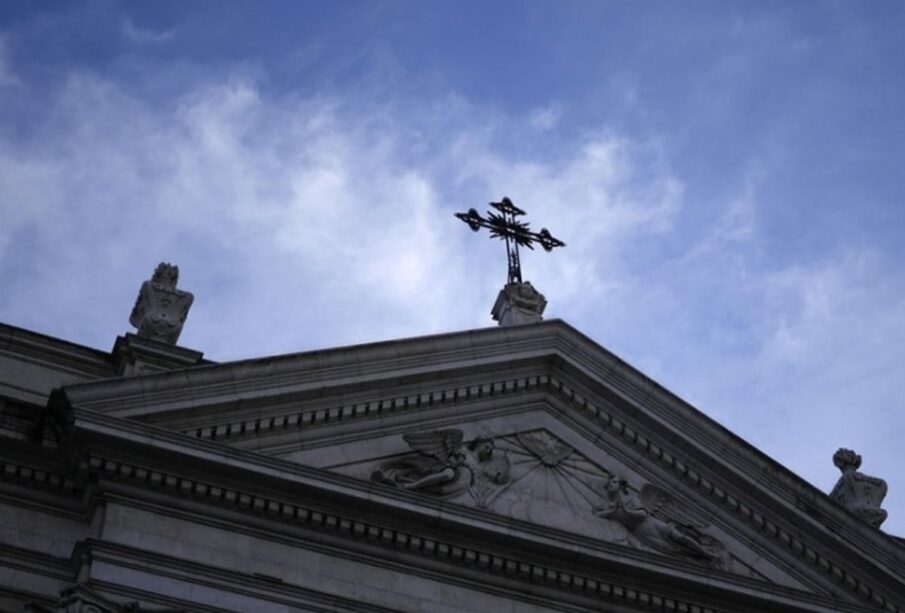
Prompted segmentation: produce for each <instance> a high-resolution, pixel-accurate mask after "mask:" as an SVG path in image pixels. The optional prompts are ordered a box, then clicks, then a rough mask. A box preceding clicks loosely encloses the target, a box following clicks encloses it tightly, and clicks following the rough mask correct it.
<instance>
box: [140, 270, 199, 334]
mask: <svg viewBox="0 0 905 613" xmlns="http://www.w3.org/2000/svg"><path fill="white" fill-rule="evenodd" d="M178 280H179V267H178V266H172V265H170V264H167V263H165V262H161V263H160V264H158V266H157V269H156V270H155V271H154V276H153V277H151V280H150V281H145V282H144V283H142V284H141V290H140V291H139V292H138V299H137V300H136V301H135V307H133V309H132V314H131V315H129V323H131V324H132V325H133V326H135V327H136V328H138V336H140V337H142V338H148V339H151V340H155V341H160V342H162V343H167V344H169V345H175V344H176V341H177V339H178V338H179V333H180V332H182V324H183V323H185V318H186V316H187V315H188V313H189V308H190V307H191V306H192V301H193V300H194V299H195V297H194V296H193V295H192V294H191V293H189V292H186V291H182V290H178V289H176V283H177V281H178Z"/></svg>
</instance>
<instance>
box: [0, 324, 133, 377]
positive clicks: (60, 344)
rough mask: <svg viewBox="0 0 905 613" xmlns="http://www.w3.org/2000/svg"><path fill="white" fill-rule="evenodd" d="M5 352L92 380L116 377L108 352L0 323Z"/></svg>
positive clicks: (1, 348) (0, 346) (1, 349)
mask: <svg viewBox="0 0 905 613" xmlns="http://www.w3.org/2000/svg"><path fill="white" fill-rule="evenodd" d="M4 352H8V353H11V354H14V355H15V356H16V357H17V358H19V359H23V360H29V361H31V362H34V363H37V364H44V365H48V366H50V367H52V368H54V369H56V370H66V371H69V372H71V373H74V374H79V375H83V376H86V377H91V378H97V377H112V376H114V375H115V374H116V372H115V371H114V368H113V364H112V362H111V359H110V354H108V353H107V352H104V351H99V350H97V349H92V348H90V347H85V346H83V345H77V344H75V343H70V342H68V341H63V340H60V339H58V338H53V337H51V336H46V335H44V334H38V333H37V332H31V331H29V330H25V329H23V328H17V327H15V326H10V325H8V324H2V323H0V353H4Z"/></svg>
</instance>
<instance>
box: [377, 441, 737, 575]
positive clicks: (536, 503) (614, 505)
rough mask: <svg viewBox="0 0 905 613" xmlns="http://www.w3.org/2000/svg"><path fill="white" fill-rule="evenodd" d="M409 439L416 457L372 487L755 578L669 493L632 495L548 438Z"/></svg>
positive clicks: (386, 471) (386, 465)
mask: <svg viewBox="0 0 905 613" xmlns="http://www.w3.org/2000/svg"><path fill="white" fill-rule="evenodd" d="M403 438H404V439H405V442H406V443H407V444H408V446H409V447H410V448H411V449H412V450H413V451H414V452H416V455H412V454H407V455H406V456H403V457H400V458H397V459H394V460H390V461H385V462H383V463H382V464H380V465H379V467H378V468H377V470H373V472H371V473H370V476H371V479H372V480H374V481H377V482H380V483H384V484H386V485H390V486H393V487H398V488H402V489H408V490H417V491H420V492H423V493H426V494H431V495H436V496H443V497H444V498H447V499H450V500H451V501H454V502H457V503H460V504H466V505H469V506H478V507H481V508H485V509H487V510H490V511H493V512H496V513H500V514H502V515H506V516H509V517H513V518H516V519H522V520H526V521H530V522H533V523H537V524H541V525H545V526H550V527H555V528H559V529H562V530H568V531H570V532H576V533H579V534H584V535H586V536H590V537H592V538H597V539H600V540H602V541H606V542H610V543H617V544H621V545H625V546H629V547H635V548H638V549H644V550H648V551H654V552H658V553H661V554H666V555H671V556H680V557H682V558H685V559H687V560H691V561H696V562H698V563H701V564H705V565H707V566H709V567H711V568H720V569H723V570H729V571H732V572H739V573H743V574H749V575H750V574H751V573H752V571H750V569H748V567H747V566H745V565H743V564H741V563H740V562H738V561H737V560H735V559H734V558H733V557H732V556H730V555H729V554H728V553H727V551H726V547H725V546H724V545H723V543H721V542H720V541H719V540H718V539H717V538H715V537H713V536H711V535H709V534H706V533H705V530H706V528H707V526H708V525H707V524H706V523H705V522H701V521H699V520H697V519H696V518H695V517H693V516H692V515H691V514H690V513H688V512H687V511H686V510H684V509H683V508H682V506H681V505H680V504H679V502H678V501H677V500H675V499H674V498H673V497H672V496H671V495H669V493H668V492H666V491H665V490H664V489H662V488H660V487H658V486H656V485H654V484H650V483H648V484H646V485H643V486H642V487H641V488H640V489H638V488H634V487H632V486H631V485H630V484H629V483H627V482H626V480H624V479H622V478H619V477H617V476H616V475H615V474H613V473H612V472H610V471H608V470H606V469H603V468H601V467H600V466H598V465H597V464H594V463H592V462H590V461H589V460H588V459H587V458H585V457H584V456H583V455H582V454H581V453H579V452H578V451H576V450H575V449H574V448H572V447H571V446H569V445H567V444H566V443H564V442H563V441H561V440H559V439H558V438H556V437H555V436H553V435H552V434H550V433H549V432H547V431H546V430H534V431H530V432H521V433H518V434H512V435H508V436H495V437H477V438H475V439H474V440H472V441H471V442H470V443H465V442H464V440H463V439H464V435H463V433H462V431H461V430H457V429H449V430H437V431H432V432H424V433H417V434H406V435H403ZM752 576H753V575H752Z"/></svg>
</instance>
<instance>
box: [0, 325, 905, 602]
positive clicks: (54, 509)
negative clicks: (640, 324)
mask: <svg viewBox="0 0 905 613" xmlns="http://www.w3.org/2000/svg"><path fill="white" fill-rule="evenodd" d="M13 336H14V337H16V336H20V335H18V334H16V335H13ZM22 338H23V339H24V341H23V342H17V341H16V340H15V338H13V340H12V341H11V342H10V344H9V345H8V346H5V347H0V350H2V351H0V353H2V354H3V356H4V358H5V359H6V360H7V361H8V362H11V363H13V364H15V363H17V360H18V361H20V362H21V363H22V364H29V363H31V361H32V360H39V361H40V363H41V364H51V363H52V362H53V361H54V359H55V358H54V356H57V357H58V358H59V359H60V361H61V364H62V363H63V362H65V360H70V362H65V363H66V364H69V365H71V367H72V368H71V369H70V370H67V369H68V368H69V366H66V368H64V367H63V366H61V365H57V366H54V367H48V368H47V369H45V370H42V371H41V372H42V374H41V376H42V377H52V376H54V373H56V372H57V370H55V369H56V368H58V369H59V372H61V373H63V372H64V371H66V372H69V373H70V374H72V373H75V374H78V373H82V372H84V373H85V376H84V378H82V379H80V378H78V377H76V378H74V379H63V380H61V384H62V387H61V388H60V389H57V390H56V391H55V392H54V394H53V395H52V398H51V400H50V402H49V404H48V407H47V408H48V410H47V411H42V409H41V405H40V404H37V405H30V406H31V408H32V409H33V411H32V413H33V412H37V413H38V414H39V415H40V416H41V419H31V417H32V416H33V415H32V413H29V412H28V411H25V410H24V409H21V407H19V408H16V410H6V409H8V408H9V407H14V406H15V407H18V405H16V404H15V403H14V402H13V401H12V400H8V399H5V400H4V403H0V426H2V427H0V500H2V504H3V505H5V506H3V507H2V508H0V517H2V519H3V520H4V521H6V520H7V519H8V521H7V525H5V526H4V527H3V528H0V609H3V610H10V611H21V610H23V608H24V606H25V604H26V603H29V602H31V603H34V604H35V606H41V607H45V609H47V610H50V611H56V609H55V607H56V608H58V607H59V604H60V594H61V593H63V594H64V597H65V596H66V594H69V595H72V594H73V592H72V591H69V592H67V590H72V589H73V588H74V587H78V588H79V589H82V588H84V589H85V590H88V592H81V594H82V595H83V596H85V597H88V596H90V598H93V599H94V600H93V601H92V605H93V606H98V607H107V608H111V607H112V608H115V607H129V606H131V607H133V608H135V607H140V609H138V610H173V609H176V610H178V609H180V608H182V609H185V610H188V611H223V610H228V611H256V612H257V611H261V612H270V611H274V612H280V613H284V612H288V611H312V612H327V611H329V612H348V613H351V612H353V611H354V612H356V613H361V612H369V613H372V612H373V613H378V612H379V613H386V612H388V611H412V612H418V611H431V612H437V611H444V612H446V611H448V612H460V613H465V612H473V611H503V612H512V613H515V612H522V611H529V612H536V613H540V612H542V611H569V612H572V613H579V612H582V611H586V612H588V613H590V612H591V611H601V610H606V611H614V612H618V613H628V612H633V611H639V612H640V611H651V610H658V611H668V612H677V611H698V612H701V613H704V612H707V613H714V612H717V611H720V612H724V611H730V610H731V611H733V612H736V611H737V612H740V613H742V612H745V613H755V612H757V613H761V612H762V611H775V612H777V613H780V612H784V613H803V612H810V613H822V612H825V611H836V612H838V613H863V612H864V611H869V610H878V611H880V610H886V611H890V612H893V611H896V610H897V608H898V610H903V607H905V603H901V602H900V601H901V599H900V598H898V597H897V595H898V594H902V593H905V578H903V577H905V547H903V546H902V545H901V543H900V542H899V541H898V540H896V539H894V538H891V537H890V536H888V535H886V534H884V533H883V532H881V531H879V530H876V529H874V528H872V527H870V526H868V525H867V524H865V523H864V522H861V521H858V520H856V519H855V518H853V517H852V516H851V514H850V513H849V512H848V511H846V510H845V509H843V508H842V507H840V506H839V505H838V504H837V503H836V502H834V501H833V500H832V499H831V498H830V497H828V496H826V495H825V494H823V493H821V492H818V491H817V490H815V489H814V488H813V487H812V486H810V485H809V484H807V483H805V482H803V481H801V479H799V478H798V477H796V476H795V475H794V474H792V473H789V472H788V471H785V470H784V469H783V468H782V467H779V466H777V465H776V464H775V463H774V462H772V461H771V460H769V458H766V457H764V456H763V454H760V453H758V452H757V451H756V450H754V449H752V448H751V447H750V446H748V445H747V444H746V443H745V442H744V441H742V440H740V439H738V438H737V437H735V436H734V435H733V434H732V433H730V432H728V431H727V430H725V429H724V428H721V427H720V426H719V425H717V424H715V423H713V422H712V421H711V420H709V419H708V418H707V417H706V416H704V415H703V414H701V413H700V412H698V411H696V410H695V409H694V408H693V407H691V406H690V405H688V404H687V403H684V402H683V401H682V400H681V399H679V398H677V397H676V396H674V395H672V394H670V393H669V392H667V391H666V390H664V389H663V388H662V387H660V386H658V385H657V384H656V383H655V382H653V381H651V380H650V379H649V378H647V377H645V376H644V375H643V374H642V373H639V372H638V371H636V370H634V369H632V368H631V367H630V366H629V365H627V364H625V363H624V362H623V361H621V360H619V359H618V358H617V357H616V356H614V355H612V354H611V353H609V352H608V351H606V350H605V349H604V348H603V347H600V346H599V345H597V344H595V343H593V342H592V341H591V340H590V339H588V338H587V337H585V336H583V335H582V334H581V333H580V332H578V331H577V330H574V329H573V328H571V327H570V326H568V325H567V324H565V323H563V322H560V321H555V320H554V321H546V322H539V323H537V324H535V325H530V326H528V325H525V326H510V327H505V328H500V327H493V328H486V329H481V330H472V331H467V332H461V333H453V334H443V335H435V336H427V337H421V338H417V339H407V340H397V341H391V342H385V343H375V344H372V345H363V346H357V347H344V348H336V349H328V350H323V351H315V352H308V353H301V354H294V355H286V356H271V357H267V358H261V359H255V360H245V361H241V362H232V363H224V364H209V363H203V364H202V363H198V364H195V365H193V364H191V363H182V364H180V361H181V360H183V359H185V360H190V359H193V358H192V355H193V354H192V352H188V353H184V352H181V351H176V350H177V349H179V348H177V347H174V346H172V345H164V344H162V343H158V342H157V341H152V340H148V339H140V338H139V337H137V336H136V337H133V338H132V339H131V340H132V341H133V342H132V343H130V345H129V346H125V347H124V346H123V345H120V349H121V350H122V351H125V349H129V348H130V347H131V348H132V349H141V350H142V351H144V350H145V349H148V350H149V351H150V350H153V351H151V352H150V353H148V354H146V359H148V360H150V359H151V358H154V359H155V360H156V359H158V358H160V359H163V360H164V361H167V363H170V362H169V361H171V360H175V362H172V363H171V364H170V366H172V367H173V368H176V369H175V370H172V369H170V368H167V369H164V370H161V371H159V372H154V373H142V372H138V371H135V372H133V373H132V376H122V377H117V376H116V374H117V373H116V364H117V363H118V362H117V359H116V356H115V355H114V353H116V352H114V353H111V354H104V353H103V352H91V351H86V350H83V349H79V350H76V349H73V348H69V349H66V348H65V347H62V346H60V345H59V341H53V340H48V339H45V340H44V341H41V340H40V339H37V338H35V337H28V338H25V337H22ZM25 341H27V342H25ZM145 344H146V345H145ZM158 349H161V350H164V349H165V350H166V351H163V352H162V353H158V352H157V350H158ZM186 351H187V350H186ZM117 355H119V354H117ZM51 365H52V364H51ZM95 371H97V372H98V375H93V376H89V375H91V373H92V372H95ZM20 372H21V373H26V374H28V376H29V379H28V381H29V382H28V383H27V385H28V386H32V387H34V389H33V390H31V391H30V393H31V394H32V396H40V389H48V387H53V386H48V385H44V386H43V387H42V388H40V389H39V388H37V387H35V386H33V383H31V378H32V375H31V374H29V373H32V372H33V371H32V369H30V368H22V369H18V370H17V369H8V370H0V383H6V384H7V386H8V388H9V389H13V388H14V386H15V384H16V376H17V374H16V373H20ZM104 373H107V374H106V377H105V378H102V379H98V378H97V377H98V376H104ZM79 380H81V381H83V382H81V383H75V384H72V382H73V381H76V382H77V381H79ZM45 383H46V382H45ZM42 421H43V423H45V424H46V427H45V428H44V435H43V436H35V437H29V436H26V435H22V433H26V434H27V432H28V431H29V430H28V428H29V427H34V426H35V425H36V424H39V423H42ZM9 433H13V434H15V436H12V435H10V434H9ZM51 433H52V434H51ZM375 473H377V474H378V475H379V476H376V478H375ZM83 600H86V599H85V598H83ZM86 602H87V600H86ZM132 603H134V604H132ZM100 610H103V609H100Z"/></svg>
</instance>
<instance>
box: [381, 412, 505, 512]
mask: <svg viewBox="0 0 905 613" xmlns="http://www.w3.org/2000/svg"><path fill="white" fill-rule="evenodd" d="M403 439H405V442H406V443H408V445H409V447H411V448H412V449H413V450H414V451H417V452H418V453H419V455H417V456H415V457H413V458H406V459H402V460H396V461H392V462H389V463H387V464H385V465H384V466H382V467H381V468H379V469H377V470H375V471H374V472H373V473H372V475H371V479H373V480H374V481H377V482H379V483H383V484H386V485H391V486H394V487H399V488H402V489H406V490H421V491H425V492H429V493H432V494H437V495H441V496H455V495H457V494H460V493H462V492H468V494H469V495H470V496H471V498H472V499H473V500H474V501H475V503H477V505H478V506H479V507H482V508H483V507H486V506H487V505H488V504H489V502H490V501H491V500H492V499H493V497H494V495H495V493H496V491H497V490H498V489H499V488H500V486H502V485H504V484H505V483H506V482H507V481H508V480H509V468H510V465H509V458H508V457H507V455H506V453H505V452H504V451H496V450H495V448H494V442H493V439H492V438H484V437H478V438H476V439H474V440H473V441H471V442H470V443H468V444H467V445H463V443H462V440H463V434H462V431H461V430H454V429H450V430H434V431H431V432H423V433H416V434H405V435H403Z"/></svg>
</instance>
